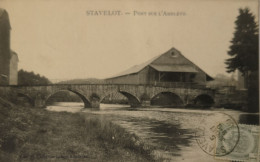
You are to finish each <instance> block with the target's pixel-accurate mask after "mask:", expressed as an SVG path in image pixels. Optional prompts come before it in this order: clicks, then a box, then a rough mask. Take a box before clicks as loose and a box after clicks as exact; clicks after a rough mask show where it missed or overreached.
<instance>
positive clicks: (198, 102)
mask: <svg viewBox="0 0 260 162" xmlns="http://www.w3.org/2000/svg"><path fill="white" fill-rule="evenodd" d="M214 103H215V102H214V99H213V97H212V96H210V95H208V94H199V95H197V96H195V97H194V99H193V104H194V106H195V107H210V106H212V105H213V104H214Z"/></svg>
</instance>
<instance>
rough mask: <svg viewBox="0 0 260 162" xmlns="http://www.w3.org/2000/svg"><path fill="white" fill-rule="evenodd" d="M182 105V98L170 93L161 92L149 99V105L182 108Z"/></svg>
mask: <svg viewBox="0 0 260 162" xmlns="http://www.w3.org/2000/svg"><path fill="white" fill-rule="evenodd" d="M184 104H185V102H184V101H183V100H182V98H181V97H180V96H179V95H178V94H176V93H174V92H171V91H162V92H159V93H157V94H156V95H154V96H152V97H151V105H158V106H170V107H183V106H184Z"/></svg>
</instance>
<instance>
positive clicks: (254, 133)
mask: <svg viewBox="0 0 260 162" xmlns="http://www.w3.org/2000/svg"><path fill="white" fill-rule="evenodd" d="M238 126H239V137H240V138H239V141H238V143H237V145H236V147H235V148H234V149H233V150H232V151H231V152H229V153H228V154H225V155H224V156H221V157H216V159H222V160H231V161H250V162H258V161H259V156H258V151H259V126H254V125H245V124H239V125H238ZM223 127H225V126H223ZM236 134H237V131H236V128H235V127H234V126H231V127H230V128H229V129H226V131H225V132H223V133H219V135H220V136H219V137H218V138H217V139H218V140H217V145H216V151H217V152H222V147H223V146H224V148H228V147H229V143H230V142H231V140H230V138H232V137H233V136H236ZM223 141H225V142H224V143H225V144H223Z"/></svg>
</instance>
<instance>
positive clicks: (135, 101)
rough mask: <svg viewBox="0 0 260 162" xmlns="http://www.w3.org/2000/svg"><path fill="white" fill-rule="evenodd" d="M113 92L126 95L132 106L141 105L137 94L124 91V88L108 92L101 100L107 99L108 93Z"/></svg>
mask: <svg viewBox="0 0 260 162" xmlns="http://www.w3.org/2000/svg"><path fill="white" fill-rule="evenodd" d="M113 93H120V94H122V95H123V96H125V97H126V98H127V99H128V103H129V104H130V106H131V107H138V106H140V105H141V101H140V99H139V98H138V97H137V96H135V95H133V94H132V93H130V92H128V91H124V90H120V91H112V92H109V93H106V95H104V96H102V98H101V99H100V102H102V101H103V100H104V99H105V97H107V96H108V95H110V94H113Z"/></svg>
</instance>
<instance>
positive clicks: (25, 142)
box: [0, 104, 152, 161]
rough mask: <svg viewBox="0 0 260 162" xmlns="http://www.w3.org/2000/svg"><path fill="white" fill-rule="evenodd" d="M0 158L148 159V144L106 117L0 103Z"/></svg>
mask: <svg viewBox="0 0 260 162" xmlns="http://www.w3.org/2000/svg"><path fill="white" fill-rule="evenodd" d="M0 122H1V124H0V130H1V131H0V161H118V159H120V160H122V161H152V159H151V155H150V151H149V148H148V149H145V147H144V144H143V143H142V142H141V141H139V140H138V138H137V137H136V136H135V135H133V134H129V133H128V132H127V131H125V130H124V129H123V128H121V127H119V126H117V125H115V124H113V123H111V122H110V121H108V120H107V119H105V118H103V117H101V116H96V115H91V114H87V115H86V114H83V113H82V114H80V113H75V114H73V113H68V112H50V111H47V110H44V109H37V108H25V107H12V108H10V107H5V106H2V105H1V104H0Z"/></svg>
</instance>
